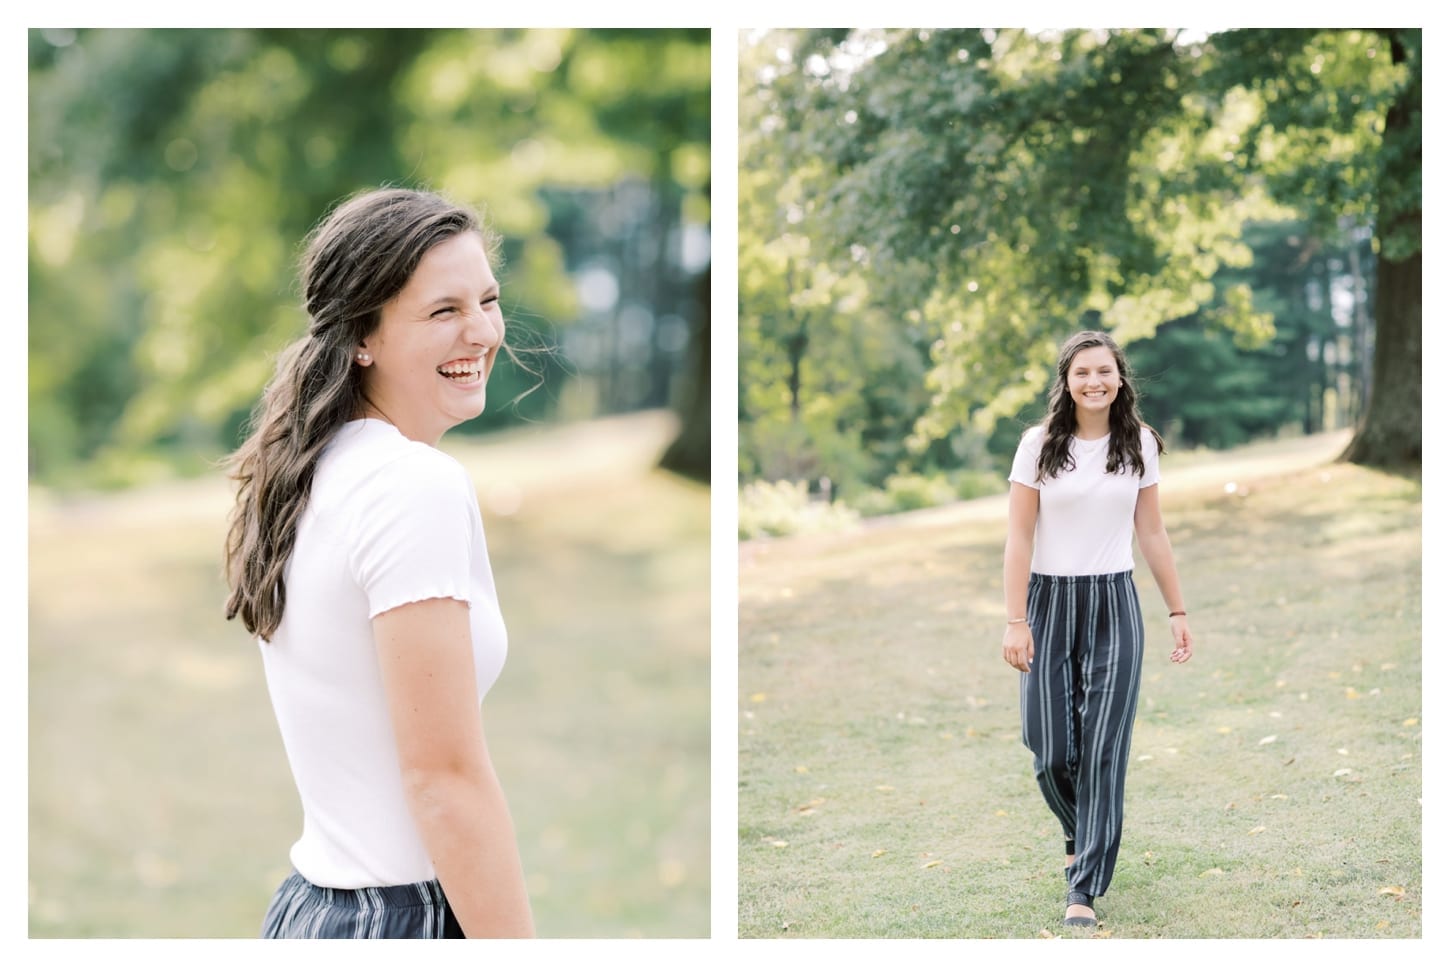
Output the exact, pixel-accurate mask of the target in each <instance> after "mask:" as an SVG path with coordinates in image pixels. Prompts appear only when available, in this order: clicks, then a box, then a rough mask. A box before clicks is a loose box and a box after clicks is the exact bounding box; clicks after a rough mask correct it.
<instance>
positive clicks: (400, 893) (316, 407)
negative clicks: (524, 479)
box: [226, 189, 533, 938]
mask: <svg viewBox="0 0 1450 967" xmlns="http://www.w3.org/2000/svg"><path fill="white" fill-rule="evenodd" d="M492 251H493V246H492V245H491V244H490V242H489V240H488V239H487V236H486V235H485V233H484V230H483V228H482V227H481V226H480V223H479V221H478V219H477V217H476V216H475V215H474V214H473V213H472V212H471V211H469V210H467V209H464V208H460V207H458V206H456V205H453V204H451V203H449V202H447V201H445V200H444V199H442V198H439V197H438V196H436V195H433V194H430V193H427V192H416V191H406V190H402V189H387V190H382V191H374V192H369V193H366V194H363V195H361V196H358V197H356V198H353V199H352V200H350V201H348V202H347V203H346V204H344V205H342V206H341V207H339V208H338V209H337V210H335V211H334V212H333V213H332V214H331V215H329V216H328V217H327V219H326V220H325V221H324V222H323V223H322V224H321V225H319V226H318V227H317V229H316V230H315V231H314V232H313V234H312V235H311V237H310V239H309V244H308V247H307V252H306V255H305V257H304V261H303V279H302V281H303V287H304V290H305V291H304V297H305V302H306V309H307V313H308V316H309V322H308V327H307V334H306V335H305V336H304V337H303V338H301V339H300V340H298V341H297V342H296V343H294V344H293V345H292V347H291V348H289V349H288V350H287V351H286V352H285V353H283V355H282V357H281V359H280V361H279V363H278V366H277V374H276V376H275V377H274V379H273V380H272V383H271V384H270V385H269V386H268V387H267V390H266V393H265V395H264V396H263V398H262V402H261V405H260V406H259V408H258V412H257V414H256V418H255V420H254V424H253V425H254V429H253V432H252V434H251V436H250V437H249V438H248V439H247V441H246V443H245V444H243V445H242V447H241V449H240V450H239V451H238V452H237V453H236V454H235V456H234V458H233V476H234V477H235V478H236V479H237V481H238V482H239V488H238V493H237V502H236V507H235V510H234V512H233V515H232V524H231V531H230V533H229V535H228V539H227V553H226V560H227V578H228V583H229V585H230V590H231V595H230V597H229V598H228V600H227V606H226V616H227V617H228V618H232V617H240V618H241V619H242V623H243V624H244V625H246V627H247V630H248V631H249V632H251V633H252V634H254V635H256V636H257V638H258V641H259V643H260V646H261V654H262V661H263V665H264V667H265V669H266V675H267V687H268V690H269V691H270V693H271V697H272V705H273V708H274V710H275V712H276V714H277V723H278V725H279V727H280V729H281V733H282V741H283V745H284V747H285V748H286V751H287V758H288V761H289V763H290V764H291V767H292V775H293V778H294V779H295V780H296V783H297V791H298V794H299V796H300V798H301V800H302V835H301V837H300V838H299V839H298V840H297V842H296V843H295V844H294V845H293V847H292V851H291V859H292V866H293V868H294V869H293V872H292V874H291V875H290V876H288V877H287V878H286V880H285V881H284V882H283V883H282V885H281V886H280V887H279V888H278V890H277V892H276V895H275V896H274V897H273V899H272V903H271V905H270V907H269V908H268V910H267V914H266V918H265V922H264V924H263V928H262V935H263V936H265V937H294V938H298V937H300V938H316V937H356V938H369V937H391V938H409V937H411V938H425V937H439V938H443V937H463V936H469V937H476V936H514V937H517V936H529V935H532V933H533V920H532V915H531V913H530V910H529V901H528V897H527V895H526V894H525V892H524V880H523V872H522V867H521V864H520V861H519V852H518V846H517V844H516V842H515V838H514V831H513V823H512V821H511V819H510V817H509V810H508V806H507V804H506V802H505V800H504V795H503V791H502V789H501V788H500V787H499V782H498V777H497V776H496V775H495V773H494V769H493V765H492V763H491V762H490V760H489V755H488V749H487V746H486V744H485V742H484V736H483V726H482V721H481V719H480V716H479V701H480V700H481V699H482V697H483V694H484V693H485V692H486V691H487V690H488V688H489V686H490V685H492V684H493V682H494V680H495V679H496V678H497V677H498V675H499V672H500V670H501V669H502V666H503V662H504V654H505V651H506V649H507V645H506V639H505V631H504V624H503V619H502V617H501V616H500V613H499V605H498V598H497V596H496V594H495V592H494V583H493V574H492V571H491V570H490V568H489V561H488V550H487V547H486V546H485V544H484V537H483V528H482V522H481V520H480V517H479V511H478V500H477V497H476V494H475V491H474V489H473V485H472V483H470V481H469V479H468V474H467V472H466V471H465V470H464V469H463V467H462V466H461V465H460V464H459V463H458V462H457V461H456V460H454V459H453V458H452V457H450V456H448V455H447V454H445V453H443V452H442V451H441V450H438V449H437V445H438V441H439V439H440V438H441V437H442V436H443V434H444V432H445V431H447V430H448V429H449V428H450V427H453V426H456V425H458V424H459V423H462V422H464V421H465V420H471V419H473V418H475V417H477V416H478V415H479V414H480V413H482V412H483V406H484V388H485V385H486V383H487V382H488V376H489V373H490V372H491V371H492V370H493V365H494V362H495V361H496V360H497V359H498V354H499V351H500V350H501V349H503V346H504V322H503V316H502V313H501V312H500V309H499V286H498V282H497V280H496V279H495V278H494V275H493V270H492V268H491V267H490V264H489V263H490V256H491V253H492Z"/></svg>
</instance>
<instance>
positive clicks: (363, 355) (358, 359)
mask: <svg viewBox="0 0 1450 967" xmlns="http://www.w3.org/2000/svg"><path fill="white" fill-rule="evenodd" d="M352 360H353V362H355V363H357V364H358V365H359V366H371V365H372V364H373V351H372V350H371V349H369V348H368V344H367V340H366V339H365V340H363V341H362V342H360V343H358V344H357V349H355V350H353V354H352Z"/></svg>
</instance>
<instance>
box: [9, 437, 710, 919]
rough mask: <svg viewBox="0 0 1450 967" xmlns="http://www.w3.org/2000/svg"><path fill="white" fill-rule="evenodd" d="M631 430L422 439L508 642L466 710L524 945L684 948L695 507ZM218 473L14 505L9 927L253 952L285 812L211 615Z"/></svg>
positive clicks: (698, 744) (694, 866) (693, 801)
mask: <svg viewBox="0 0 1450 967" xmlns="http://www.w3.org/2000/svg"><path fill="white" fill-rule="evenodd" d="M670 431H671V425H670V422H669V421H668V420H667V419H661V418H660V417H659V415H657V414H646V415H641V416H638V417H632V418H625V419H618V420H613V421H603V422H597V423H591V424H584V425H580V426H575V427H565V428H552V429H545V430H539V431H533V432H526V433H519V434H511V435H508V436H503V437H499V438H497V439H494V440H489V441H485V442H470V441H462V440H460V441H455V440H453V439H452V438H449V439H445V441H444V448H445V449H448V450H450V451H451V452H453V453H454V454H455V455H456V456H458V457H459V458H460V459H461V460H463V461H464V462H465V463H466V464H467V465H468V466H469V469H470V471H471V473H472V475H473V479H474V482H475V483H476V484H477V485H478V487H479V491H480V498H481V502H482V504H483V509H484V526H485V528H486V530H487V532H488V540H489V550H490V556H491V558H492V560H493V566H494V573H495V577H496V580H497V583H498V586H499V592H500V597H501V600H502V604H503V607H504V616H505V619H506V620H507V622H508V625H509V639H510V654H509V660H508V664H507V665H505V667H504V671H503V675H502V677H501V678H500V679H499V682H498V683H497V684H496V685H495V686H494V688H493V690H492V691H491V692H490V693H489V696H488V698H487V700H486V701H485V703H484V709H483V717H484V728H485V733H486V735H487V736H488V738H489V747H490V752H491V753H492V756H493V759H494V762H495V766H496V767H497V769H498V771H499V775H500V777H501V779H502V781H503V784H504V789H505V791H506V793H507V794H508V797H509V801H510V805H511V807H512V811H513V814H514V819H515V823H516V825H517V827H518V835H519V843H520V849H521V851H522V853H523V859H524V866H525V870H526V875H527V878H528V885H529V890H530V894H531V899H532V902H533V906H534V914H535V919H536V922H537V926H538V930H539V933H540V935H541V936H554V937H560V936H568V937H634V936H643V937H700V936H706V935H708V933H709V880H710V873H709V712H708V709H709V513H708V508H709V494H708V490H707V488H705V487H702V486H697V485H693V484H689V483H686V482H683V481H681V480H679V479H677V478H674V477H672V476H670V475H667V474H664V473H661V472H659V471H656V470H653V469H651V464H652V462H653V459H654V458H655V457H656V456H657V454H658V453H659V452H660V450H661V449H662V447H663V446H664V444H665V443H666V442H667V440H668V436H669V433H670ZM228 506H229V496H228V492H227V489H226V487H225V485H224V484H223V482H222V481H221V480H220V478H219V477H216V476H214V477H212V478H211V479H207V480H202V481H194V482H190V483H186V484H173V485H168V486H164V487H153V488H148V489H145V490H140V491H133V492H129V493H125V494H120V495H115V496H104V497H88V498H67V499H61V498H59V497H55V496H54V495H50V494H47V493H45V492H43V491H39V490H33V491H32V495H31V513H30V557H29V564H30V593H29V625H30V643H29V644H30V651H29V655H30V659H29V673H30V681H29V700H30V711H29V726H30V733H29V769H30V771H29V796H30V853H29V898H30V915H29V924H30V935H31V936H33V937H247V936H255V935H256V933H257V930H258V928H259V927H260V924H261V918H262V914H263V911H264V910H265V907H266V903H267V901H268V899H269V898H270V896H271V893H272V891H273V889H275V887H276V885H277V883H278V882H279V881H280V880H281V878H282V877H283V876H285V875H286V873H287V871H288V860H287V850H288V848H289V847H290V846H291V844H292V842H293V841H294V840H295V839H296V836H297V833H298V832H299V830H300V823H301V813H300V808H299V807H298V804H297V798H296V792H295V790H294V788H293V786H292V781H291V777H290V774H289V773H288V771H287V764H286V760H285V757H284V754H283V751H282V745H281V740H280V737H279V736H278V733H277V728H276V724H275V722H274V720H273V718H272V712H271V706H270V703H269V700H268V697H267V692H266V686H265V683H264V680H263V678H262V674H261V667H260V660H259V658H258V655H257V651H256V645H255V644H253V643H252V642H251V641H250V640H249V639H248V638H247V636H246V634H245V631H244V630H243V629H242V628H241V627H239V626H237V625H236V624H235V623H227V622H224V621H223V620H222V617H221V601H222V597H223V589H222V585H221V581H220V579H219V570H220V564H219V558H218V554H219V551H220V547H221V541H222V535H223V530H224V518H225V515H226V512H227V509H228Z"/></svg>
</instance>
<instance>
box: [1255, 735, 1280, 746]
mask: <svg viewBox="0 0 1450 967" xmlns="http://www.w3.org/2000/svg"><path fill="white" fill-rule="evenodd" d="M1277 738H1278V736H1277V735H1266V736H1264V737H1263V738H1262V739H1260V740H1259V745H1268V744H1269V743H1270V742H1273V741H1274V740H1275V739H1277Z"/></svg>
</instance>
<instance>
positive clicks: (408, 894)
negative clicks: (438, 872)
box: [284, 870, 444, 910]
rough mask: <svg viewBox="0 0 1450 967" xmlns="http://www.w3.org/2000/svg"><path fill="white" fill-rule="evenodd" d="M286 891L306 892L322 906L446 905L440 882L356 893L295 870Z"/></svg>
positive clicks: (357, 891)
mask: <svg viewBox="0 0 1450 967" xmlns="http://www.w3.org/2000/svg"><path fill="white" fill-rule="evenodd" d="M284 887H286V888H289V889H299V890H300V889H305V890H308V891H309V892H311V893H312V894H313V895H314V896H315V897H316V898H317V899H318V900H319V901H320V902H322V903H327V904H330V905H332V906H339V907H352V908H354V909H370V910H376V909H378V908H379V907H389V908H397V907H423V906H434V907H436V906H441V905H442V904H443V903H444V897H443V886H442V884H440V883H439V882H438V881H437V880H424V881H423V882H421V883H404V884H402V885H399V886H364V887H359V888H358V889H356V890H347V889H343V888H342V887H336V886H318V885H317V884H316V883H313V882H312V881H311V880H309V879H307V877H305V876H303V875H302V874H301V873H298V872H297V871H296V870H293V871H292V875H291V876H289V877H287V882H286V883H285V884H284Z"/></svg>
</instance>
